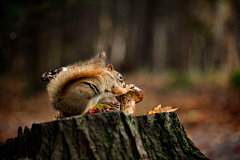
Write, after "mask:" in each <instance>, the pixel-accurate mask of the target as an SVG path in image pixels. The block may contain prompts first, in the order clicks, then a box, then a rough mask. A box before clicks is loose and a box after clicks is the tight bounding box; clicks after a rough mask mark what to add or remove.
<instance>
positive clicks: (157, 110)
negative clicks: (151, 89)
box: [148, 104, 179, 114]
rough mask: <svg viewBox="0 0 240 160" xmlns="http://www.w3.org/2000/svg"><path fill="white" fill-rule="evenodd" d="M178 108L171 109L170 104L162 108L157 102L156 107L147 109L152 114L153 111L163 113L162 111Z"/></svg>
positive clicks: (172, 110)
mask: <svg viewBox="0 0 240 160" xmlns="http://www.w3.org/2000/svg"><path fill="white" fill-rule="evenodd" d="M178 108H179V107H178ZM178 108H174V109H172V107H171V106H167V107H164V108H162V106H161V104H159V105H158V106H157V107H155V108H154V109H153V110H151V111H149V112H148V114H154V113H164V112H174V111H176V110H177V109H178Z"/></svg>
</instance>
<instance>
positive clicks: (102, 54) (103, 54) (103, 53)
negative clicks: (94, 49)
mask: <svg viewBox="0 0 240 160" xmlns="http://www.w3.org/2000/svg"><path fill="white" fill-rule="evenodd" d="M105 56H106V53H105V52H104V51H103V50H101V52H100V53H99V55H98V57H99V58H103V57H105Z"/></svg>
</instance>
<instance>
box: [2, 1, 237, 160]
mask: <svg viewBox="0 0 240 160" xmlns="http://www.w3.org/2000/svg"><path fill="white" fill-rule="evenodd" d="M101 48H103V49H104V50H105V51H106V52H107V55H108V61H109V62H110V63H112V64H113V65H114V67H115V69H116V70H118V71H120V72H121V73H122V74H123V77H124V78H125V80H126V82H127V83H128V84H129V83H133V84H136V85H137V86H138V87H140V88H141V89H142V90H143V91H144V100H143V101H142V102H141V103H139V104H138V105H137V111H136V114H137V115H139V114H145V113H146V112H147V111H149V110H150V109H153V108H154V107H155V106H157V105H158V104H162V106H168V105H169V106H172V107H173V108H175V107H180V108H179V109H178V110H177V111H176V112H177V113H178V115H179V117H180V120H181V123H182V124H183V126H184V127H185V129H186V132H187V134H188V135H189V137H190V138H191V139H192V140H193V142H194V143H195V144H196V146H197V147H199V149H200V150H201V151H202V152H203V153H204V154H206V156H208V157H209V158H211V159H218V160H220V159H224V160H226V159H231V160H233V159H240V1H239V0H145V1H144V0H121V1H120V0H103V1H99V0H61V1H57V0H35V1H32V0H21V1H20V0H0V61H1V63H0V73H1V74H0V145H2V144H4V143H5V141H6V139H7V138H12V137H15V136H16V135H17V129H18V126H28V127H31V124H32V123H39V122H45V121H51V120H55V119H56V118H55V116H57V115H58V112H57V111H55V110H53V109H52V107H51V104H50V102H49V98H48V96H47V94H46V89H45V88H46V85H47V83H46V82H45V83H43V82H42V81H41V79H40V77H41V74H42V73H43V72H46V71H48V70H50V69H53V68H54V67H57V66H66V65H68V64H71V63H74V62H76V61H79V60H86V59H89V58H90V57H92V56H93V55H95V54H96V53H98V52H99V51H100V50H101Z"/></svg>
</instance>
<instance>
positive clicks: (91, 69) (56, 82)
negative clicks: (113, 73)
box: [47, 51, 106, 108]
mask: <svg viewBox="0 0 240 160" xmlns="http://www.w3.org/2000/svg"><path fill="white" fill-rule="evenodd" d="M105 59H106V55H105V53H104V52H103V51H101V52H100V53H99V54H98V55H97V56H95V57H94V58H92V59H91V60H89V61H85V62H78V63H75V64H73V65H70V66H68V67H67V70H66V71H61V72H60V73H59V74H58V75H57V76H56V77H55V78H54V79H52V80H51V82H50V83H49V84H48V87H47V91H48V95H49V97H50V99H51V102H52V104H53V107H54V108H58V106H57V105H58V102H59V101H60V100H61V99H62V93H63V90H64V88H66V86H67V85H68V84H70V83H71V82H73V81H75V80H77V79H80V78H84V77H94V76H98V75H102V74H104V72H105V71H106V68H105Z"/></svg>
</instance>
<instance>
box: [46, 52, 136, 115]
mask: <svg viewBox="0 0 240 160" xmlns="http://www.w3.org/2000/svg"><path fill="white" fill-rule="evenodd" d="M105 59H106V54H105V52H103V51H101V52H100V53H99V54H98V55H97V56H96V57H94V58H92V59H90V60H88V61H85V62H78V63H75V64H73V65H70V66H67V67H63V68H61V69H59V68H58V71H60V70H61V71H60V72H59V73H58V74H56V75H54V76H53V77H51V79H48V80H49V81H50V83H49V84H48V86H47V92H48V95H49V97H50V100H51V103H52V105H53V107H54V108H55V109H57V110H59V111H60V115H59V116H60V118H64V117H69V116H74V115H82V114H85V113H86V112H87V111H88V110H89V109H90V107H92V106H94V105H95V104H97V103H99V102H103V101H107V99H108V98H111V97H116V96H120V95H124V94H126V93H128V92H130V91H133V88H134V86H135V85H134V84H130V85H128V86H126V85H125V82H124V80H123V77H122V75H121V74H120V73H119V72H117V71H115V70H114V68H113V65H112V64H109V65H108V66H107V67H105ZM56 72H57V70H56ZM46 73H48V72H46ZM46 73H44V74H43V75H42V80H43V81H44V80H45V79H46Z"/></svg>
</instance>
